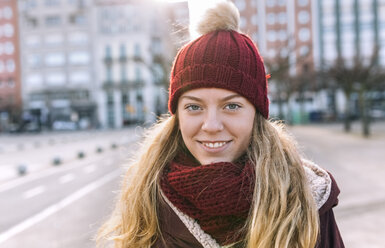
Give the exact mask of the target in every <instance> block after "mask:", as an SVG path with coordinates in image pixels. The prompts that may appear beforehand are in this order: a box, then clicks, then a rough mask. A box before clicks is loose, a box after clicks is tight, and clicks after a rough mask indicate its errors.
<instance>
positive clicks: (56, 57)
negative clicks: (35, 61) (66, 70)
mask: <svg viewBox="0 0 385 248" xmlns="http://www.w3.org/2000/svg"><path fill="white" fill-rule="evenodd" d="M45 64H46V65H47V66H62V65H64V64H65V56H64V54H63V53H48V54H47V55H46V56H45Z"/></svg>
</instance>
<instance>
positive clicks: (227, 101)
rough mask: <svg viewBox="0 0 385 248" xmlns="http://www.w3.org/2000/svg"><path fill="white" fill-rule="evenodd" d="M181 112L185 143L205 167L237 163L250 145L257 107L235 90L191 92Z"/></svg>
mask: <svg viewBox="0 0 385 248" xmlns="http://www.w3.org/2000/svg"><path fill="white" fill-rule="evenodd" d="M177 113H178V118H179V128H180V130H181V133H182V138H183V141H184V143H185V144H186V147H187V148H188V149H189V151H190V152H191V154H192V155H193V156H194V157H195V158H196V159H197V160H198V161H199V162H200V163H201V164H210V163H215V162H234V161H235V160H236V159H237V158H239V157H240V156H241V155H242V154H243V153H244V152H245V151H246V149H247V147H248V145H249V143H250V138H251V133H252V128H253V123H254V117H255V107H254V105H252V104H251V103H250V102H249V101H248V100H247V99H246V98H245V97H243V96H241V95H239V94H237V93H236V92H234V91H230V90H225V89H219V88H199V89H193V90H190V91H187V92H185V93H184V94H183V95H182V96H181V97H180V98H179V101H178V108H177Z"/></svg>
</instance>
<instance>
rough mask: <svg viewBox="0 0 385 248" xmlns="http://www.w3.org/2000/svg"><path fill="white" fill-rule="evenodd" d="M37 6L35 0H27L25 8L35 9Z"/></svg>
mask: <svg viewBox="0 0 385 248" xmlns="http://www.w3.org/2000/svg"><path fill="white" fill-rule="evenodd" d="M36 6H37V0H27V2H26V7H27V8H28V9H32V8H35V7H36Z"/></svg>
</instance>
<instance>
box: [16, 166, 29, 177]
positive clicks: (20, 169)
mask: <svg viewBox="0 0 385 248" xmlns="http://www.w3.org/2000/svg"><path fill="white" fill-rule="evenodd" d="M17 174H19V176H24V175H25V174H27V166H25V165H24V164H20V165H19V166H17Z"/></svg>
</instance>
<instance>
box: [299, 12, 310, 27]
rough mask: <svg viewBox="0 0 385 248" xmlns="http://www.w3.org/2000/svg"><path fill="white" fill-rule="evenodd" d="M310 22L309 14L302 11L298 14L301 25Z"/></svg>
mask: <svg viewBox="0 0 385 248" xmlns="http://www.w3.org/2000/svg"><path fill="white" fill-rule="evenodd" d="M309 20H310V15H309V12H307V11H305V10H302V11H300V12H299V13H298V22H299V23H301V24H306V23H308V22H309Z"/></svg>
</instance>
